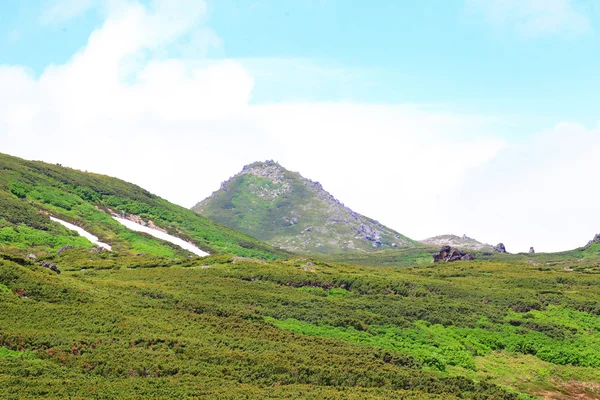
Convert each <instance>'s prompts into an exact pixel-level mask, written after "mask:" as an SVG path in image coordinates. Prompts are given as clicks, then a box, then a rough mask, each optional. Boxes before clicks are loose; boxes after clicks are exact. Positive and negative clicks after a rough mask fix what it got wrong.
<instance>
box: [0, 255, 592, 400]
mask: <svg viewBox="0 0 600 400" xmlns="http://www.w3.org/2000/svg"><path fill="white" fill-rule="evenodd" d="M107 254H108V253H106V252H105V253H100V254H91V253H89V252H88V251H86V250H83V249H74V250H69V251H66V252H65V253H64V254H62V255H61V256H53V257H51V258H49V260H51V261H53V262H55V263H57V265H58V266H59V268H61V269H62V270H63V273H62V274H60V275H56V274H54V273H52V272H50V271H48V270H45V269H43V268H41V267H39V266H37V265H35V264H33V263H31V262H30V261H28V260H26V259H22V258H19V257H15V256H11V255H4V256H3V257H2V258H0V288H3V289H0V302H1V303H2V307H1V308H0V349H2V350H1V351H0V397H8V398H10V397H11V396H13V397H43V398H65V397H79V398H87V397H94V398H114V397H120V398H140V397H141V398H144V397H163V398H177V397H179V398H181V397H198V398H202V397H210V398H285V397H289V398H314V399H318V398H330V399H334V398H340V399H346V398H361V399H364V398H415V399H419V398H440V399H449V398H474V399H489V398H494V399H517V398H531V397H535V396H551V397H550V398H565V399H566V398H569V397H568V396H571V395H578V396H580V398H588V399H593V398H597V397H598V396H599V395H600V392H599V391H598V390H599V388H598V387H597V386H596V385H595V383H596V382H598V381H600V373H599V372H598V371H600V357H599V356H598V354H600V306H599V304H600V289H599V288H600V280H599V276H600V275H599V274H600V266H599V264H598V262H599V261H598V260H600V254H599V253H598V249H596V248H595V247H591V248H588V249H586V250H582V253H578V254H579V255H581V254H585V255H586V257H585V260H584V261H579V265H578V266H579V269H578V270H575V269H573V270H571V269H569V270H565V268H564V267H563V266H562V265H560V266H551V265H547V266H545V267H544V268H542V269H541V270H540V268H539V266H536V265H534V264H532V263H528V262H527V261H526V260H523V261H515V260H511V259H510V256H507V260H508V261H507V260H501V259H496V260H479V261H472V262H458V263H452V264H431V263H428V264H422V265H417V264H414V265H413V266H409V267H388V266H379V267H377V268H373V267H361V266H356V265H351V264H348V263H337V262H333V261H331V260H329V261H323V260H319V259H305V258H293V259H287V260H280V261H264V260H256V259H254V260H252V259H241V258H236V257H231V256H211V257H208V258H206V259H202V260H194V259H187V258H185V259H180V260H179V261H173V260H171V261H169V260H166V259H164V258H161V257H155V256H152V257H151V256H142V257H136V256H132V255H117V256H108V255H107ZM539 257H542V256H539ZM547 257H549V256H547ZM564 258H565V257H559V260H560V259H564ZM548 263H549V261H548ZM32 377H35V379H32Z"/></svg>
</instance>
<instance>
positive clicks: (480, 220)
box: [446, 123, 600, 251]
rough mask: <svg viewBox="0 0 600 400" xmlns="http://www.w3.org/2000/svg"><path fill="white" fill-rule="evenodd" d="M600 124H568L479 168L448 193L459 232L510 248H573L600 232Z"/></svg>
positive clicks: (514, 148) (514, 146)
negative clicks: (598, 179)
mask: <svg viewBox="0 0 600 400" xmlns="http://www.w3.org/2000/svg"><path fill="white" fill-rule="evenodd" d="M598 154H600V128H597V129H593V130H589V129H586V128H585V127H583V126H581V125H578V124H569V123H562V124H558V125H557V126H556V127H554V128H553V129H550V130H548V131H545V132H541V133H539V134H538V135H536V136H534V137H532V138H530V139H528V140H525V141H522V142H520V143H515V144H513V145H511V146H509V147H507V148H505V149H504V150H503V151H501V152H500V153H498V155H497V156H496V157H495V159H494V160H493V161H491V162H490V163H488V164H487V165H485V166H484V167H482V168H479V169H477V170H472V171H471V173H470V174H469V176H468V177H467V179H466V180H465V183H464V185H463V186H462V187H461V188H460V189H459V191H457V192H455V193H454V194H453V196H450V197H448V199H447V200H448V204H447V206H446V207H447V208H448V209H453V210H455V213H454V214H453V216H454V217H455V218H453V219H452V221H451V223H452V225H453V226H454V227H455V229H457V230H467V229H468V231H469V232H470V233H471V234H472V235H473V236H476V237H477V236H479V237H480V238H482V239H485V240H487V241H490V242H493V243H494V244H495V243H497V242H498V241H504V243H505V244H506V245H507V246H508V249H509V251H511V250H513V251H526V250H527V249H528V248H529V246H535V247H536V249H537V250H538V251H555V250H568V249H572V248H575V247H579V246H582V245H584V244H585V243H587V241H588V240H589V239H591V238H592V237H593V235H594V234H595V233H597V232H598V231H600V214H599V213H598V198H600V186H598V185H597V183H596V177H595V176H596V170H597V168H598Z"/></svg>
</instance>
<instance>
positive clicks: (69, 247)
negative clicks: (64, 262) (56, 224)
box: [56, 245, 75, 256]
mask: <svg viewBox="0 0 600 400" xmlns="http://www.w3.org/2000/svg"><path fill="white" fill-rule="evenodd" d="M74 248H75V246H71V245H68V246H63V247H61V248H60V250H58V252H57V253H56V255H57V256H60V255H61V254H62V253H64V252H65V251H67V250H71V249H74Z"/></svg>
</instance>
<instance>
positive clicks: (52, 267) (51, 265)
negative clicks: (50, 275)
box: [40, 261, 60, 274]
mask: <svg viewBox="0 0 600 400" xmlns="http://www.w3.org/2000/svg"><path fill="white" fill-rule="evenodd" d="M40 265H41V266H42V267H44V268H46V269H49V270H50V271H53V272H56V273H57V274H60V270H59V269H58V267H57V266H56V264H54V263H50V262H48V261H44V262H41V263H40Z"/></svg>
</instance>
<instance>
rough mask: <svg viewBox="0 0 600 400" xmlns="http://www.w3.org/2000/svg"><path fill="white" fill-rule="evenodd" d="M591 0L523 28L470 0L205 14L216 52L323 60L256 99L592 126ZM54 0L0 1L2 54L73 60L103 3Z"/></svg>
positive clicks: (285, 5) (254, 3)
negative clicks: (51, 15) (66, 5)
mask: <svg viewBox="0 0 600 400" xmlns="http://www.w3.org/2000/svg"><path fill="white" fill-rule="evenodd" d="M550 2H552V0H551V1H550ZM82 3H86V0H82ZM90 3H93V1H92V2H90ZM593 3H594V1H591V0H587V1H586V0H582V1H580V2H571V3H570V4H571V7H572V8H573V9H574V10H576V11H577V12H580V13H581V14H582V15H585V17H586V19H587V22H588V23H589V25H590V27H591V28H589V29H583V30H582V31H578V30H577V29H574V28H573V27H572V26H569V25H565V26H559V27H558V28H557V30H556V31H554V30H553V29H552V28H548V30H547V31H544V32H541V33H537V34H530V33H529V34H528V33H524V32H523V31H522V30H519V29H518V28H516V27H515V25H514V22H513V21H496V22H493V21H491V20H490V18H487V17H486V16H485V11H482V10H478V9H477V6H476V5H475V6H474V5H473V4H469V3H468V2H466V3H465V1H463V0H423V1H418V2H417V1H415V2H408V1H392V0H390V1H386V0H379V1H375V2H364V1H350V2H348V1H341V0H302V1H298V0H277V1H274V0H270V1H269V0H248V1H239V0H219V1H209V2H208V8H209V14H208V17H207V18H208V20H209V25H210V27H211V28H212V29H213V30H214V31H215V32H217V34H218V35H219V37H220V38H221V39H222V42H223V46H222V47H220V48H218V49H215V50H213V51H211V52H210V53H209V56H210V57H213V58H220V57H231V58H239V59H257V58H264V59H270V58H275V59H302V60H304V61H305V62H306V63H308V62H310V63H312V64H313V65H314V66H318V67H319V68H321V69H322V70H321V71H320V72H315V71H314V70H313V69H312V68H309V67H307V68H296V69H286V70H285V71H280V72H279V73H278V74H279V75H280V76H279V78H280V79H281V80H286V81H287V82H288V84H285V85H281V84H279V83H280V80H275V81H276V82H277V84H274V83H273V80H274V79H273V75H272V74H271V75H269V77H268V78H264V79H263V78H260V74H258V75H259V78H258V81H257V84H256V88H255V92H254V93H253V101H255V102H273V101H285V100H320V101H323V100H326V101H338V100H353V101H361V102H371V103H390V102H393V103H404V102H410V103H421V104H441V105H445V106H451V107H457V108H462V109H469V110H471V111H477V112H482V113H490V114H512V115H518V116H520V117H523V118H529V120H528V122H529V123H530V124H531V125H530V124H527V128H529V127H535V126H536V124H537V125H542V124H547V123H549V122H557V121H560V120H564V119H567V120H576V121H579V122H581V123H583V124H586V125H593V124H595V123H596V122H597V119H598V117H597V115H598V93H600V74H599V73H598V71H600V41H599V36H598V31H597V29H596V28H597V27H598V22H599V17H600V14H599V13H598V12H597V11H598V10H597V8H596V9H594V8H593ZM51 7H52V3H51V2H49V1H46V0H25V1H17V0H8V1H5V2H3V3H2V4H1V5H0V15H2V20H3V21H5V23H3V24H2V26H1V28H0V38H1V39H0V54H2V56H1V58H0V61H1V62H2V63H5V64H19V65H26V66H28V67H30V68H32V69H33V70H34V71H36V73H38V74H39V73H41V72H42V71H43V69H44V68H45V67H46V66H47V65H48V64H51V63H55V64H56V63H58V64H60V63H64V62H66V61H67V60H68V59H69V58H70V57H71V56H72V55H73V53H74V52H75V51H77V50H78V49H80V48H81V47H83V46H84V45H85V43H86V41H87V38H88V36H89V34H90V33H91V32H92V31H93V30H94V29H97V28H98V27H100V26H101V24H102V22H103V20H104V13H103V10H102V8H89V9H87V10H85V11H84V12H82V13H81V14H80V15H76V16H75V17H73V18H68V17H67V18H64V19H62V20H61V19H59V20H58V21H45V15H46V14H47V13H48V10H49V9H50V8H51ZM516 18H519V17H515V19H516ZM575 24H576V22H575ZM556 25H560V22H557V23H556ZM323 70H324V71H325V72H324V71H323ZM538 128H539V126H538ZM519 133H521V134H522V133H526V131H525V128H524V129H523V131H520V132H519Z"/></svg>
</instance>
